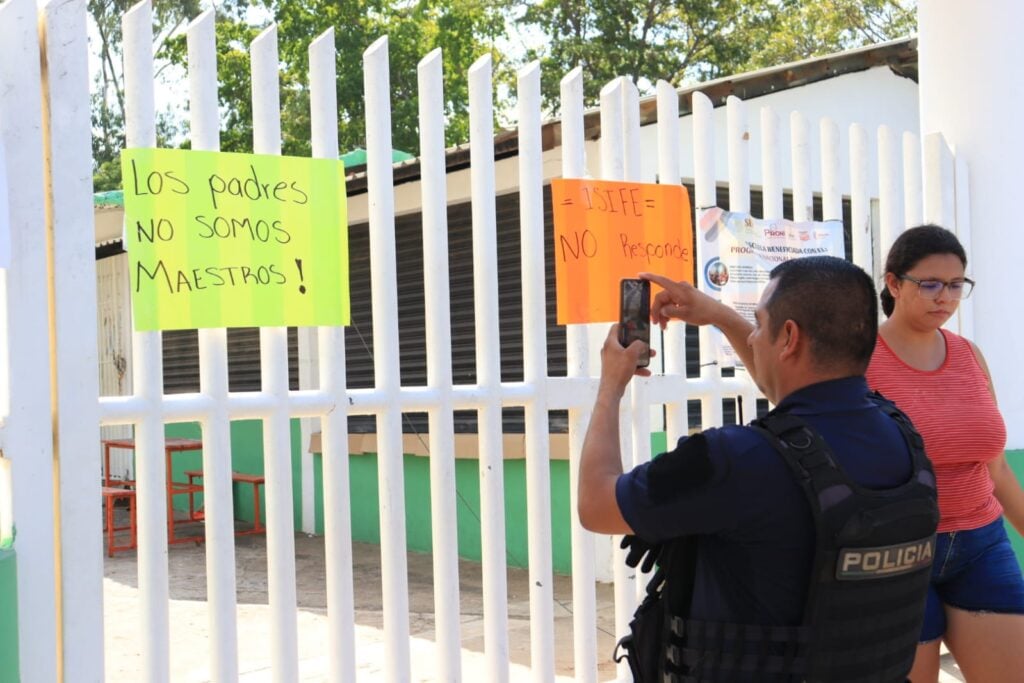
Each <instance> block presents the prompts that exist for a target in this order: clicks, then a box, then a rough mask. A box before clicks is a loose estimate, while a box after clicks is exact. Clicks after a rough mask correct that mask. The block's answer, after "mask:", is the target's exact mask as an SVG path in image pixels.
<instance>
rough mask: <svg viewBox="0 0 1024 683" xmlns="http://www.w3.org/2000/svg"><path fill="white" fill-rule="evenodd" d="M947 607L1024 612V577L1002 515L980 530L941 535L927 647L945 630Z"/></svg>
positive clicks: (923, 634) (927, 608)
mask: <svg viewBox="0 0 1024 683" xmlns="http://www.w3.org/2000/svg"><path fill="white" fill-rule="evenodd" d="M944 605H949V606H950V607H956V608H958V609H962V610H966V611H968V612H994V613H997V614H1024V578H1022V577H1021V570H1020V565H1019V564H1018V563H1017V556H1016V555H1015V554H1014V552H1013V548H1012V547H1011V546H1010V539H1009V538H1008V537H1007V535H1006V529H1005V527H1004V526H1003V518H1002V517H1000V518H999V519H997V520H996V521H994V522H992V523H991V524H986V525H985V526H983V527H980V528H978V529H969V530H967V531H947V532H943V533H940V534H938V535H937V536H936V539H935V561H934V564H933V565H932V580H931V584H930V585H929V586H928V602H927V604H926V605H925V612H924V625H923V626H922V627H921V642H922V643H927V642H930V641H933V640H936V639H938V638H941V637H942V635H943V634H944V633H945V632H946V613H945V610H944V609H943V606H944Z"/></svg>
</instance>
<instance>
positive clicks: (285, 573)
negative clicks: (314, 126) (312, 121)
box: [249, 25, 299, 682]
mask: <svg viewBox="0 0 1024 683" xmlns="http://www.w3.org/2000/svg"><path fill="white" fill-rule="evenodd" d="M249 51H250V55H251V59H252V118H253V121H252V138H253V152H255V153H257V154H280V153H281V104H280V86H279V82H278V75H279V74H278V58H277V27H276V26H273V25H271V26H270V27H268V28H267V29H266V30H264V31H263V32H262V33H261V34H260V35H259V36H257V37H256V39H255V40H254V41H253V42H252V45H251V46H250V48H249ZM260 384H261V386H262V388H263V393H264V394H265V395H267V396H268V397H269V398H270V399H271V401H272V407H271V408H270V410H269V411H268V414H267V415H265V416H264V419H263V469H264V475H265V477H266V495H267V526H266V528H267V595H268V599H269V602H270V613H271V616H272V619H273V625H272V631H271V642H270V654H271V667H272V675H273V677H274V679H275V680H278V681H282V682H284V681H294V680H298V677H299V666H298V624H297V616H296V588H295V516H294V512H293V509H294V508H293V503H292V495H293V491H294V488H293V487H292V439H291V421H290V415H289V411H288V331H287V329H286V328H284V327H261V328H260Z"/></svg>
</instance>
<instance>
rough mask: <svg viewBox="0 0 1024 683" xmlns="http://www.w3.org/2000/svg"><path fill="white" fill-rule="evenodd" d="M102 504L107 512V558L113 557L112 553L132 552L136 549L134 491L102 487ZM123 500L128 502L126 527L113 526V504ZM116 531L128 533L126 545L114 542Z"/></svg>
mask: <svg viewBox="0 0 1024 683" xmlns="http://www.w3.org/2000/svg"><path fill="white" fill-rule="evenodd" d="M102 489H103V503H104V506H105V507H106V512H107V556H108V557H113V556H114V553H116V552H120V551H122V550H134V549H135V548H136V545H137V544H136V527H135V489H122V488H117V487H115V486H104V487H102ZM122 498H124V499H125V500H127V501H128V520H129V521H128V526H114V502H115V501H117V500H120V499H122ZM117 531H130V532H131V535H130V537H129V539H128V545H117V543H116V542H115V540H116V534H115V532H117Z"/></svg>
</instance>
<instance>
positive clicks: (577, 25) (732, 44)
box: [521, 0, 915, 110]
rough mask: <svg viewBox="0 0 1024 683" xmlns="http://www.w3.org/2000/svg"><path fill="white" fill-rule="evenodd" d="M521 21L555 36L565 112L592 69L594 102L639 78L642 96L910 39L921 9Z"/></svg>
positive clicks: (718, 0) (643, 3)
mask: <svg viewBox="0 0 1024 683" xmlns="http://www.w3.org/2000/svg"><path fill="white" fill-rule="evenodd" d="M521 20H522V22H523V23H524V24H526V25H527V26H530V27H532V28H533V29H534V30H537V31H539V32H540V33H541V34H543V35H544V36H545V38H546V41H545V42H544V43H543V44H542V45H541V46H540V47H536V48H533V49H531V50H529V51H528V53H527V57H528V58H529V59H538V60H540V62H541V66H542V68H543V74H544V85H543V91H544V97H545V101H546V102H547V104H548V106H549V107H550V108H551V109H552V110H556V109H557V106H558V79H560V78H561V77H562V75H564V74H565V73H567V72H568V71H569V70H571V69H572V68H574V67H576V66H581V67H582V68H583V73H584V75H585V79H584V98H585V100H586V102H587V104H589V105H594V104H596V102H597V99H598V95H599V93H600V89H601V87H602V86H603V85H604V84H605V83H607V82H608V81H610V80H612V79H613V78H616V77H618V76H629V77H631V78H632V79H633V80H634V82H636V83H637V85H638V86H639V87H640V89H641V92H650V91H651V90H652V88H653V84H654V83H655V82H657V81H658V80H659V79H661V80H666V81H668V82H670V83H673V84H676V85H682V84H683V83H686V82H694V81H706V80H710V79H713V78H719V77H722V76H726V75H729V74H734V73H740V72H743V71H747V70H750V69H756V68H761V67H764V66H772V65H777V64H781V63H785V62H790V61H796V60H799V59H805V58H808V57H813V56H817V55H822V54H827V53H830V52H836V51H839V50H843V49H846V48H850V47H855V46H860V45H865V44H869V43H875V42H880V41H883V40H887V39H890V38H896V37H900V36H904V35H907V34H909V33H911V32H912V31H913V30H914V26H915V16H914V10H913V8H912V7H911V8H908V7H906V6H904V4H903V3H901V2H900V1H899V0H535V1H525V2H523V3H522V14H521Z"/></svg>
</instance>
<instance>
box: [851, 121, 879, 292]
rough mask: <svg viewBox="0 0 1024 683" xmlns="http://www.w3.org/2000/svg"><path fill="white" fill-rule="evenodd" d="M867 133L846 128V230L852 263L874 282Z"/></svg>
mask: <svg viewBox="0 0 1024 683" xmlns="http://www.w3.org/2000/svg"><path fill="white" fill-rule="evenodd" d="M868 154H869V150H868V134H867V131H866V130H864V126H862V125H860V124H857V123H855V124H853V125H851V126H850V223H851V227H852V229H851V230H850V237H851V241H852V242H853V245H852V247H853V262H854V263H856V264H857V265H858V266H860V267H861V268H863V269H864V270H865V271H866V272H867V274H868V275H870V276H871V277H872V279H875V278H876V277H877V273H875V271H874V265H873V261H874V251H873V249H872V246H873V242H872V234H871V200H870V199H869V189H868V177H869V176H868Z"/></svg>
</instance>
